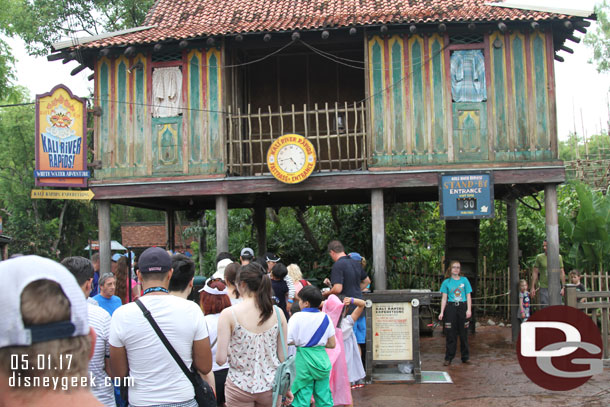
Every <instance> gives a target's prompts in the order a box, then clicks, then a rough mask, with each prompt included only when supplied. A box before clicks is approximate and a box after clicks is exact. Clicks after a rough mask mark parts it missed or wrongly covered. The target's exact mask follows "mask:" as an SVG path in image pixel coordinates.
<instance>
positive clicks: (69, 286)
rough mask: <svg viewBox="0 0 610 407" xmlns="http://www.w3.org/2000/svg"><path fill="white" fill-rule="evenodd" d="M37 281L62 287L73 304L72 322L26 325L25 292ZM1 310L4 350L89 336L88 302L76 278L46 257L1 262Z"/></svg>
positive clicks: (0, 324)
mask: <svg viewBox="0 0 610 407" xmlns="http://www.w3.org/2000/svg"><path fill="white" fill-rule="evenodd" d="M37 280H51V281H54V282H56V283H57V284H59V286H60V287H61V290H62V291H63V293H64V295H65V296H66V297H67V298H68V301H69V302H70V320H69V321H59V322H52V323H49V324H41V325H30V326H24V324H23V318H22V316H21V293H22V292H23V289H24V288H25V287H26V286H27V285H28V284H30V283H32V282H34V281H37ZM41 305H43V306H44V304H41ZM0 309H2V313H1V314H0V326H2V327H4V328H3V329H2V330H0V348H4V347H6V346H30V345H32V344H33V343H38V342H46V341H51V340H54V339H60V338H71V337H74V336H83V335H88V334H89V322H88V318H87V302H86V299H85V296H84V295H83V291H82V290H81V288H80V287H79V286H78V283H77V282H76V279H75V278H74V276H73V275H72V273H70V272H69V271H68V270H67V269H66V268H65V267H64V266H62V265H61V264H59V263H57V262H55V261H53V260H50V259H45V258H43V257H39V256H22V257H17V258H14V259H11V260H6V261H3V262H0Z"/></svg>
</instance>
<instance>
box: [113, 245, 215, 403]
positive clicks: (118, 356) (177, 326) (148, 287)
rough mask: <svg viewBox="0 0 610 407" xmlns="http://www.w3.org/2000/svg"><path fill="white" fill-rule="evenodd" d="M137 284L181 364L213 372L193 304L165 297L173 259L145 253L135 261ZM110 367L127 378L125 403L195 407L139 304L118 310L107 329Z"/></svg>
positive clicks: (155, 249)
mask: <svg viewBox="0 0 610 407" xmlns="http://www.w3.org/2000/svg"><path fill="white" fill-rule="evenodd" d="M138 264H139V267H140V269H139V271H138V280H139V281H141V282H142V288H143V289H144V293H143V295H142V297H140V299H139V301H140V302H141V303H142V304H143V305H144V306H145V307H146V308H147V309H148V311H149V312H150V314H151V315H152V317H153V318H154V320H155V322H156V323H157V325H159V328H160V329H161V331H162V332H163V333H164V334H165V336H166V337H167V339H168V341H169V342H170V343H171V345H172V346H173V348H174V349H175V350H176V352H177V353H178V355H179V356H180V357H181V359H182V360H183V361H184V363H185V364H186V366H187V367H188V366H191V364H193V367H194V368H195V369H196V370H198V371H199V372H201V373H202V374H204V375H205V374H207V373H208V372H209V371H210V370H211V368H212V354H211V351H210V341H209V338H208V331H207V328H206V325H205V321H204V318H203V314H202V312H201V310H200V309H199V307H198V306H197V304H195V303H194V302H192V301H188V300H185V299H183V298H180V297H177V296H174V295H169V291H168V287H169V282H170V279H171V277H172V273H173V269H172V261H171V258H170V256H169V254H167V252H166V251H165V250H163V249H161V248H158V247H152V248H149V249H146V250H145V251H144V253H142V255H141V256H140V259H139V262H138ZM110 363H111V367H112V373H113V375H114V376H115V377H126V376H128V375H129V376H130V377H131V378H132V379H133V381H134V382H135V383H136V384H137V385H136V386H134V387H131V388H130V389H129V404H130V405H136V406H154V405H159V404H168V403H181V404H180V406H184V407H196V406H197V402H196V401H195V399H194V397H195V393H194V390H193V385H192V383H191V382H190V380H189V379H188V378H187V376H186V375H185V374H184V373H183V372H182V370H181V369H180V367H179V366H178V364H177V363H176V361H175V360H174V358H173V357H172V356H171V355H170V353H169V352H168V350H167V349H166V347H165V346H164V345H163V343H162V342H161V339H160V338H159V336H158V335H157V333H156V332H155V331H154V330H153V328H152V326H151V325H150V323H149V322H148V320H147V319H146V318H145V317H144V314H143V312H142V310H141V309H140V308H139V306H138V303H137V302H136V303H129V304H126V305H124V306H122V307H120V308H119V309H117V310H116V311H115V313H114V315H113V317H112V322H111V325H110Z"/></svg>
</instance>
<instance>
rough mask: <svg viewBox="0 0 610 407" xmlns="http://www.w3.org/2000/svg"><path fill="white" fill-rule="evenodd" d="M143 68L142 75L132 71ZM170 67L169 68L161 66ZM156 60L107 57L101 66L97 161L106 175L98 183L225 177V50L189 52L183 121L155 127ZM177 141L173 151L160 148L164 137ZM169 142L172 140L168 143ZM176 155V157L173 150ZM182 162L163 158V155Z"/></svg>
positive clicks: (183, 63)
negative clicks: (154, 177) (167, 177)
mask: <svg viewBox="0 0 610 407" xmlns="http://www.w3.org/2000/svg"><path fill="white" fill-rule="evenodd" d="M138 62H139V63H141V64H142V66H143V68H142V69H133V70H132V71H131V72H129V71H128V70H129V68H131V67H133V66H134V65H135V64H136V63H138ZM156 65H159V66H168V65H170V64H168V63H159V64H156ZM156 65H155V64H154V63H152V62H151V58H150V55H144V54H138V55H136V56H135V57H132V58H127V57H125V56H122V55H121V56H118V57H113V58H108V57H103V58H101V59H99V60H98V61H97V62H96V69H95V71H96V76H95V105H96V106H99V107H100V108H101V109H102V116H101V117H99V118H98V120H97V122H96V127H95V137H96V140H95V141H96V143H95V145H96V148H97V150H96V152H95V153H96V157H95V158H96V159H98V160H101V161H102V169H100V170H96V171H95V177H96V179H102V178H127V177H141V176H151V175H156V174H164V175H176V176H180V175H199V174H203V175H205V174H218V173H222V172H224V166H225V164H224V160H223V158H224V152H223V141H224V115H225V114H224V112H223V105H224V100H223V94H222V89H223V80H224V79H223V75H222V71H223V70H222V49H218V48H211V49H207V50H206V49H204V50H191V51H188V52H187V51H184V53H183V58H182V61H177V62H175V63H173V65H178V66H180V67H181V69H182V75H183V86H182V91H183V93H182V99H183V107H184V109H183V110H182V115H181V116H178V117H177V118H167V119H155V123H156V125H155V126H153V119H152V114H151V112H152V107H151V104H152V103H154V101H153V100H152V69H153V68H154V66H156ZM170 128H171V132H175V131H178V134H176V135H174V136H172V139H173V140H174V141H173V142H172V143H174V142H175V143H178V144H179V145H173V144H172V148H171V149H170V150H167V148H166V149H163V148H162V146H161V145H160V142H161V141H160V140H161V138H162V133H159V132H165V133H163V134H165V135H167V134H168V133H167V131H168V129H170ZM166 140H167V138H166ZM174 149H175V150H176V151H173V150H174ZM163 151H164V152H165V153H168V151H169V154H170V155H171V156H174V154H175V157H176V158H177V160H178V161H174V160H169V161H168V160H167V159H166V158H165V157H161V154H162V152H163Z"/></svg>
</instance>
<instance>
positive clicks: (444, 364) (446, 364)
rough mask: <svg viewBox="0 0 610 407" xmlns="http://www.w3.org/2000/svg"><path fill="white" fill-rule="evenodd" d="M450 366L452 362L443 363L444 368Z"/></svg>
mask: <svg viewBox="0 0 610 407" xmlns="http://www.w3.org/2000/svg"><path fill="white" fill-rule="evenodd" d="M450 364H451V361H450V360H445V361H444V362H443V366H449V365H450Z"/></svg>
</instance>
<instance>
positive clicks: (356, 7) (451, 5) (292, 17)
mask: <svg viewBox="0 0 610 407" xmlns="http://www.w3.org/2000/svg"><path fill="white" fill-rule="evenodd" d="M486 1H488V0H158V1H157V3H155V5H154V6H153V8H152V9H151V10H150V12H149V14H148V16H147V18H146V22H145V25H148V26H155V27H153V28H150V29H147V30H142V31H138V32H133V33H129V34H124V35H117V36H112V37H109V38H104V39H100V40H98V41H92V42H88V43H87V44H84V45H83V47H89V48H100V47H108V46H117V45H125V44H143V43H154V42H159V41H166V40H180V39H185V38H194V37H202V36H209V35H226V34H234V33H253V32H264V31H287V30H306V29H316V28H322V27H347V26H352V25H354V26H363V25H370V24H386V23H387V24H392V23H403V24H404V23H440V22H471V21H474V22H477V21H517V20H527V21H540V20H550V19H558V18H567V17H568V16H565V15H562V14H555V13H548V12H540V11H532V10H522V9H514V8H506V7H496V6H492V5H489V4H485V3H486Z"/></svg>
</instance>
